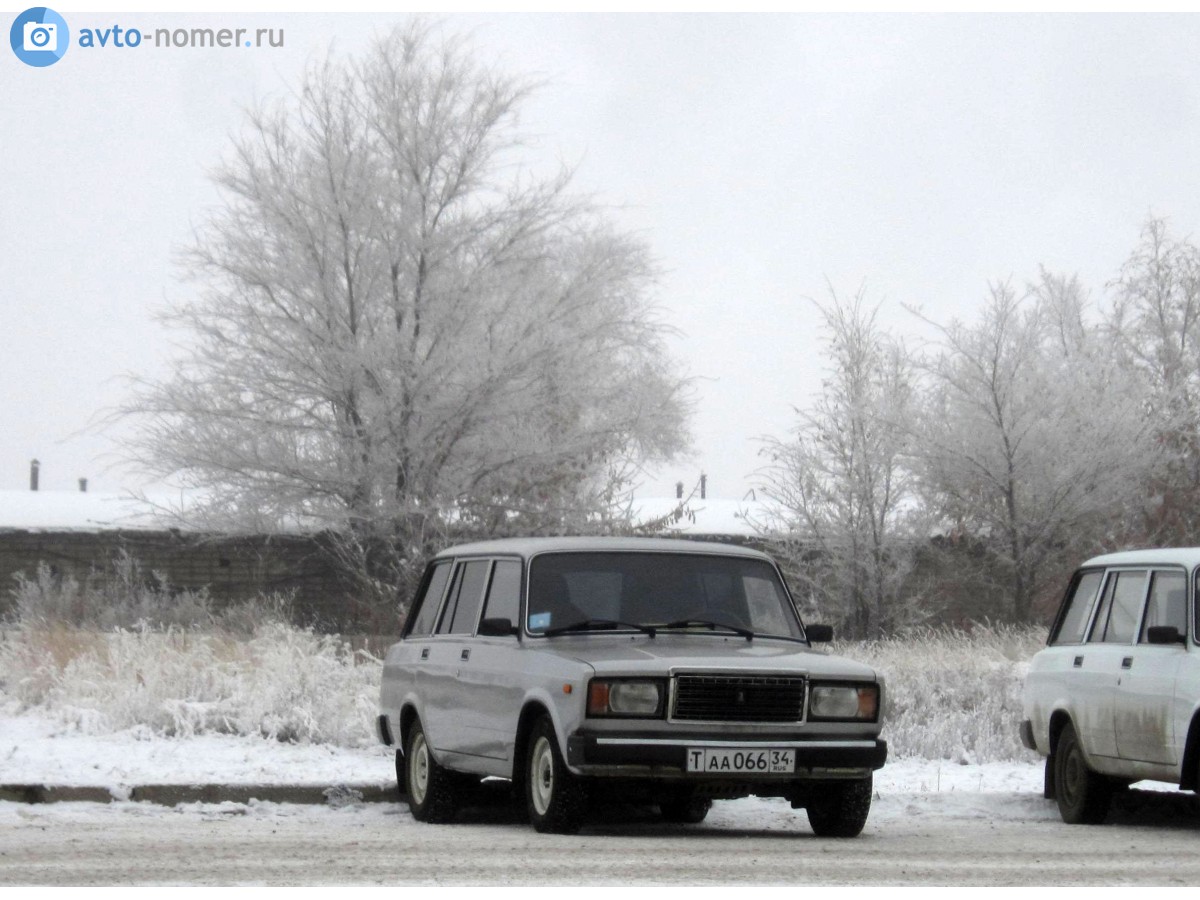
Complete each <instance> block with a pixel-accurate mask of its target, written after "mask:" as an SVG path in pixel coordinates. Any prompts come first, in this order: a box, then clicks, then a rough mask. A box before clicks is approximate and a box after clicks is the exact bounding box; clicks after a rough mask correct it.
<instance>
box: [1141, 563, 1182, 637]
mask: <svg viewBox="0 0 1200 900" xmlns="http://www.w3.org/2000/svg"><path fill="white" fill-rule="evenodd" d="M1156 625H1174V626H1175V628H1176V629H1178V631H1179V633H1180V634H1187V577H1186V576H1185V575H1184V574H1183V572H1155V573H1154V578H1153V581H1152V582H1151V584H1150V599H1149V600H1148V601H1147V602H1146V620H1145V623H1144V624H1143V625H1142V634H1141V637H1140V638H1139V639H1138V643H1141V644H1145V643H1148V641H1147V640H1146V631H1147V630H1148V629H1150V628H1153V627H1154V626H1156Z"/></svg>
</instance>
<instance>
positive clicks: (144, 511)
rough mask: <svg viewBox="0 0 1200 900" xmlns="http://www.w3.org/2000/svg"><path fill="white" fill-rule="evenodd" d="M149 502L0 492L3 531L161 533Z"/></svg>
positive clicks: (54, 493) (126, 497) (77, 493)
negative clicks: (128, 531) (127, 531)
mask: <svg viewBox="0 0 1200 900" xmlns="http://www.w3.org/2000/svg"><path fill="white" fill-rule="evenodd" d="M155 508H156V507H155V504H154V503H153V501H147V500H140V499H137V498H134V497H131V496H129V495H127V494H105V493H83V492H82V491H13V490H7V491H0V530H3V531H117V530H121V531H124V530H135V531H165V530H166V529H167V528H168V527H170V524H169V523H167V522H165V521H164V520H163V519H162V518H160V517H159V516H158V515H156V513H155Z"/></svg>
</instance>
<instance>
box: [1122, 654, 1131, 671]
mask: <svg viewBox="0 0 1200 900" xmlns="http://www.w3.org/2000/svg"><path fill="white" fill-rule="evenodd" d="M1121 668H1122V669H1132V668H1133V657H1132V656H1127V657H1125V658H1124V659H1123V660H1121Z"/></svg>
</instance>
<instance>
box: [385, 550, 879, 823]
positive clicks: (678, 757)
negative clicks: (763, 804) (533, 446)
mask: <svg viewBox="0 0 1200 900" xmlns="http://www.w3.org/2000/svg"><path fill="white" fill-rule="evenodd" d="M830 637H831V630H830V629H829V627H828V626H815V625H814V626H810V627H809V628H808V630H807V631H806V630H805V627H804V625H803V623H802V622H801V621H800V617H799V616H798V615H797V612H796V607H795V605H794V603H793V602H792V599H791V597H790V595H789V594H788V591H787V588H786V586H785V585H784V581H783V578H782V577H781V576H780V573H779V569H778V568H777V566H776V565H775V563H774V562H773V561H772V560H771V558H770V557H768V556H766V555H765V554H762V553H759V552H757V551H754V550H749V549H744V548H741V547H735V546H726V545H722V544H714V543H704V542H692V541H676V540H658V539H638V538H530V539H512V540H497V541H491V542H486V543H477V544H466V545H462V546H458V547H452V548H449V549H447V550H444V551H443V552H441V553H439V554H438V555H437V556H436V557H434V558H433V560H432V561H431V562H430V563H429V566H428V568H427V569H426V571H425V575H424V578H423V580H422V582H421V585H420V588H419V590H418V593H417V597H416V599H415V602H414V603H413V606H412V608H411V610H410V612H409V616H408V619H407V621H406V623H405V627H404V632H403V637H402V638H401V640H400V641H399V643H397V644H395V645H393V646H392V647H391V648H390V649H389V650H388V653H387V658H386V661H385V663H384V668H383V685H382V692H381V710H382V714H381V715H380V716H379V721H378V727H379V735H380V739H381V740H382V741H383V742H384V743H386V744H389V745H396V746H397V747H398V750H397V753H396V773H397V778H398V779H399V782H400V786H401V788H402V790H404V791H405V792H406V793H407V796H408V802H409V806H410V808H411V810H412V814H413V816H414V817H415V818H417V819H418V820H421V821H426V822H445V821H448V820H450V819H451V818H453V817H454V815H455V814H456V811H457V810H458V809H459V808H460V807H461V806H462V805H463V804H464V801H465V800H466V799H467V798H468V797H469V795H470V791H471V789H472V785H473V784H475V783H478V782H479V781H480V780H481V779H482V778H483V777H487V776H493V777H497V776H498V777H500V778H504V779H508V780H510V781H511V782H512V784H513V787H514V789H515V791H516V794H517V796H518V797H523V800H524V803H525V806H526V807H527V809H528V813H529V818H530V821H531V823H532V824H533V826H534V828H536V829H537V830H538V831H543V832H560V833H570V832H574V831H576V830H578V829H579V828H580V827H581V825H582V824H583V822H584V820H585V817H586V815H587V813H588V810H589V807H590V805H591V804H595V803H600V802H618V801H621V800H636V801H638V802H643V803H648V804H656V805H657V806H658V807H659V809H660V810H661V812H662V815H663V816H664V818H666V819H667V820H668V821H673V822H681V823H695V822H699V821H701V820H702V819H703V818H704V817H705V815H706V814H707V812H708V810H709V808H710V806H711V805H712V801H713V800H716V799H725V798H736V797H744V796H748V795H751V794H754V795H758V796H765V797H783V798H785V799H787V800H789V801H790V802H791V804H792V807H793V808H796V809H799V808H803V809H805V810H806V811H807V813H808V819H809V822H810V823H811V825H812V828H813V830H814V831H815V832H816V833H817V834H819V835H824V836H837V837H853V836H854V835H857V834H858V833H859V832H860V831H862V828H863V826H864V824H865V823H866V819H867V814H868V812H869V810H870V804H871V788H872V782H871V778H872V772H873V771H874V770H875V769H878V768H879V767H880V766H882V765H883V763H884V760H885V759H886V757H887V745H886V743H885V742H884V741H882V740H880V739H879V732H880V728H881V716H880V711H881V709H882V705H883V681H882V679H881V678H880V677H879V675H878V674H877V673H876V672H875V671H873V670H872V669H871V668H869V667H867V666H864V665H860V664H858V663H854V662H850V661H848V660H845V659H840V658H838V657H835V656H830V655H828V654H826V653H823V652H819V651H816V650H814V649H813V648H812V642H813V641H817V640H825V641H828V640H829V639H830Z"/></svg>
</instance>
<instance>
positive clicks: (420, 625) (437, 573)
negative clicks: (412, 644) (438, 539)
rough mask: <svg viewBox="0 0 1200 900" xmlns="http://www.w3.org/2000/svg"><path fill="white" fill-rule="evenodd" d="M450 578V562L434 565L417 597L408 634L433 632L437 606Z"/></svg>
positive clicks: (410, 618)
mask: <svg viewBox="0 0 1200 900" xmlns="http://www.w3.org/2000/svg"><path fill="white" fill-rule="evenodd" d="M449 580H450V563H448V562H442V563H438V564H437V565H436V566H434V569H433V574H432V575H431V576H430V578H429V580H428V582H427V583H426V588H425V590H424V591H422V592H421V595H420V596H419V597H417V602H416V604H415V605H414V606H413V612H412V615H411V616H410V617H409V621H411V622H412V627H411V628H409V629H408V633H409V634H415V635H427V634H432V633H433V623H434V622H436V621H437V611H438V606H440V605H441V602H442V594H444V593H445V592H446V582H447V581H449Z"/></svg>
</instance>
